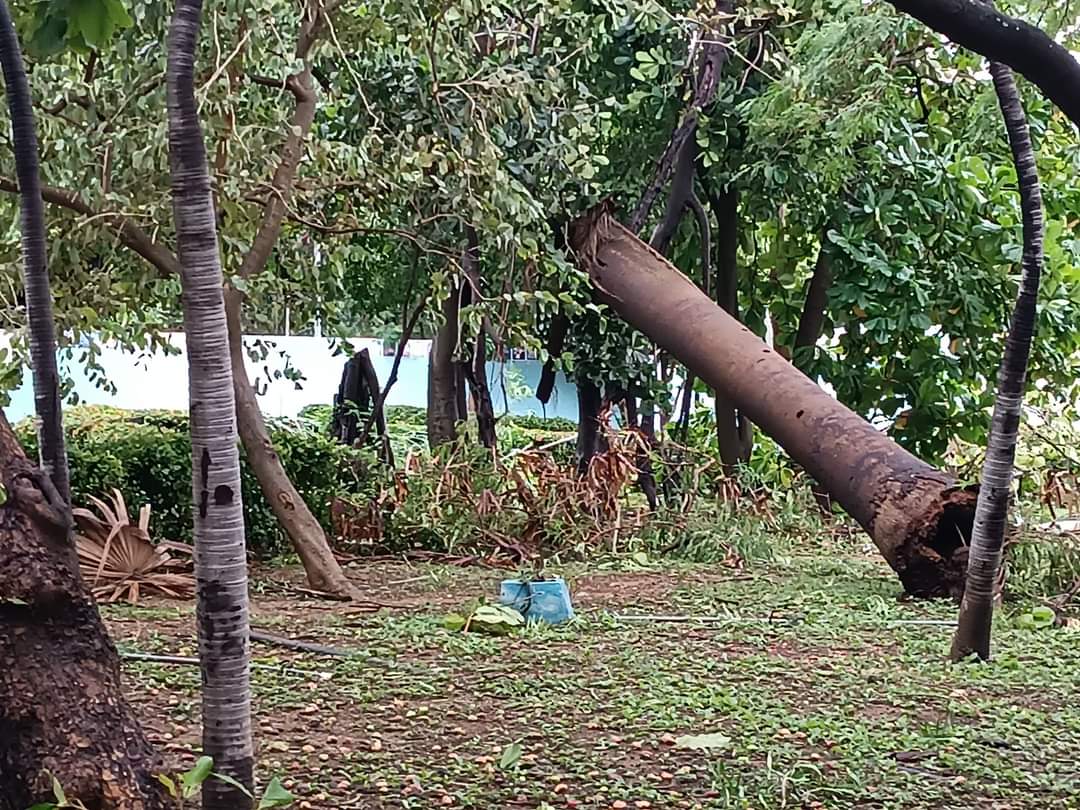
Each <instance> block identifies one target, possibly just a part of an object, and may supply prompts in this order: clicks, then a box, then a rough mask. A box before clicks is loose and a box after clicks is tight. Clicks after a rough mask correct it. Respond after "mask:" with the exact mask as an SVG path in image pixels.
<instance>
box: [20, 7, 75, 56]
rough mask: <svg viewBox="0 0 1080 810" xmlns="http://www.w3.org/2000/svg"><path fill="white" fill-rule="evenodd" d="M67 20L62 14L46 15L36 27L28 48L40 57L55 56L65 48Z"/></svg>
mask: <svg viewBox="0 0 1080 810" xmlns="http://www.w3.org/2000/svg"><path fill="white" fill-rule="evenodd" d="M67 30H68V24H67V20H65V19H64V18H63V17H60V16H48V17H45V18H44V19H43V20H42V21H41V24H40V25H38V26H37V28H35V29H34V32H33V33H32V34H31V35H30V39H29V42H28V43H27V50H28V51H30V53H32V54H34V55H35V56H38V57H46V56H53V55H54V54H57V53H60V51H62V50H63V49H64V43H65V41H66V40H67Z"/></svg>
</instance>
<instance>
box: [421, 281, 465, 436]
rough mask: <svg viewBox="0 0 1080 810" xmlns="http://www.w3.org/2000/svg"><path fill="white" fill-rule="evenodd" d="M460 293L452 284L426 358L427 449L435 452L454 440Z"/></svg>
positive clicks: (456, 411) (456, 415)
mask: <svg viewBox="0 0 1080 810" xmlns="http://www.w3.org/2000/svg"><path fill="white" fill-rule="evenodd" d="M460 296H461V290H460V289H459V288H458V286H457V285H456V284H455V285H454V286H453V288H452V289H451V290H450V295H449V297H447V299H446V300H445V301H444V302H443V309H442V314H443V322H442V324H440V326H439V328H438V329H437V330H436V331H435V337H434V339H433V340H432V341H431V354H430V355H428V409H427V434H428V446H429V447H431V449H432V450H434V449H435V448H436V447H438V446H439V445H442V444H448V443H449V442H452V441H454V439H455V438H457V421H458V401H457V381H458V380H457V368H456V364H455V363H454V353H455V352H456V350H457V341H458V309H459V306H460V301H461V298H460Z"/></svg>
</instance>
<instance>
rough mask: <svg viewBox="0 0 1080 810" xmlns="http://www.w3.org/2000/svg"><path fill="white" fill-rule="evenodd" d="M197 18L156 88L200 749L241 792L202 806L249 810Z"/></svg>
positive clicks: (196, 11) (227, 380) (232, 468)
mask: <svg viewBox="0 0 1080 810" xmlns="http://www.w3.org/2000/svg"><path fill="white" fill-rule="evenodd" d="M201 15H202V2H201V0H177V2H176V8H175V11H174V13H173V18H172V25H171V27H170V29H169V38H168V70H167V72H166V84H167V89H168V109H169V167H170V177H171V185H172V195H173V216H174V219H175V222H176V245H177V253H178V257H179V259H180V266H181V276H180V280H181V284H182V287H183V303H184V333H185V335H186V338H187V350H188V386H189V390H190V394H189V396H190V424H191V457H192V471H193V475H192V495H193V498H194V507H195V508H194V510H193V511H194V514H195V532H194V536H195V577H196V582H197V592H198V602H197V608H196V613H197V627H198V635H199V661H200V664H201V668H202V704H203V705H202V719H203V750H204V751H205V753H206V754H207V755H208V756H210V757H212V758H213V760H214V769H215V770H216V771H217V772H218V773H221V774H224V775H226V776H229V777H231V778H232V779H234V780H235V781H236V782H237V783H239V784H240V785H242V786H243V787H244V788H246V789H247V791H248V792H249V793H248V794H247V795H245V793H244V791H242V790H240V789H239V788H237V787H234V786H233V785H230V784H228V783H227V782H223V781H221V780H217V779H210V780H207V782H206V783H205V784H204V785H203V791H202V793H203V808H204V810H244V808H250V807H251V806H252V802H251V798H250V791H251V790H253V788H254V776H253V770H254V754H253V749H252V741H251V688H250V677H249V669H248V663H249V644H250V639H249V635H248V634H249V628H248V594H247V559H246V553H245V546H244V511H243V505H242V503H241V498H240V456H239V453H238V450H237V441H236V440H237V432H236V403H235V401H234V399H233V396H234V392H233V387H234V386H233V377H232V371H233V368H232V363H231V362H230V354H229V330H228V327H227V324H226V318H225V302H224V290H223V287H222V282H223V278H222V273H221V260H220V257H219V255H218V240H217V228H216V226H215V220H214V206H213V200H212V198H211V186H210V172H209V169H208V167H207V162H206V148H205V145H204V143H203V138H202V132H201V131H200V128H199V117H198V109H197V107H196V105H195V65H194V62H195V52H196V42H197V41H198V36H199V23H200V17H201ZM241 365H242V364H241Z"/></svg>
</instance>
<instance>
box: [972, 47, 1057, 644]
mask: <svg viewBox="0 0 1080 810" xmlns="http://www.w3.org/2000/svg"><path fill="white" fill-rule="evenodd" d="M990 74H991V75H992V76H993V77H994V89H995V90H996V91H997V97H998V103H999V104H1000V106H1001V113H1002V115H1003V116H1004V118H1005V129H1006V130H1007V132H1008V135H1009V145H1010V147H1011V148H1012V153H1013V161H1014V162H1015V164H1016V177H1017V180H1018V181H1019V185H1020V208H1021V211H1022V213H1023V221H1024V258H1023V272H1022V274H1021V276H1020V290H1019V292H1018V294H1017V297H1016V307H1015V308H1014V309H1013V316H1012V324H1011V325H1010V327H1009V334H1008V337H1007V338H1006V340H1005V352H1004V354H1003V355H1002V358H1001V367H1000V368H999V369H998V390H997V397H996V398H995V400H994V416H993V421H992V422H991V424H990V438H989V440H988V441H987V447H986V461H985V462H984V463H983V472H982V482H981V485H980V488H979V498H978V501H977V502H976V505H975V524H974V526H973V528H972V531H971V545H970V547H969V549H968V567H967V584H966V586H965V588H964V598H963V600H962V601H961V603H960V619H959V624H958V626H957V628H956V635H955V636H954V637H953V645H952V659H953V660H954V661H958V660H960V659H962V658H966V657H967V656H968V655H970V654H971V653H975V654H977V655H978V656H979V658H981V659H984V660H985V659H986V658H989V657H990V624H991V619H992V618H993V612H994V589H995V585H996V584H997V581H998V570H999V569H1000V567H1001V557H1002V549H1003V547H1004V543H1005V523H1006V519H1007V518H1008V512H1009V493H1010V492H1011V490H1012V477H1013V461H1014V459H1015V457H1016V434H1017V430H1018V429H1019V426H1020V409H1021V406H1022V404H1023V400H1024V384H1025V381H1026V378H1027V365H1028V358H1029V357H1030V355H1031V342H1032V337H1033V336H1034V333H1035V324H1036V304H1037V302H1038V297H1039V277H1040V275H1041V274H1042V265H1043V211H1042V192H1041V190H1040V188H1039V175H1038V172H1037V170H1036V168H1035V150H1034V149H1033V148H1032V145H1031V133H1030V132H1029V130H1028V123H1027V116H1026V115H1025V114H1024V106H1023V104H1022V102H1021V100H1020V93H1019V91H1018V90H1017V88H1016V80H1015V79H1014V78H1013V75H1012V71H1011V70H1010V69H1009V68H1008V67H1006V66H1005V65H1003V64H1001V63H1000V62H991V63H990Z"/></svg>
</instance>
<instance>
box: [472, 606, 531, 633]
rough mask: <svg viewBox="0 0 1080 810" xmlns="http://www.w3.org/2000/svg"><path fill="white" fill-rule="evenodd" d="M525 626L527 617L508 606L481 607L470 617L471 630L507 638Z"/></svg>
mask: <svg viewBox="0 0 1080 810" xmlns="http://www.w3.org/2000/svg"><path fill="white" fill-rule="evenodd" d="M524 625H525V617H524V616H522V615H521V614H520V613H518V612H517V611H516V610H514V609H513V608H512V607H507V606H506V605H481V606H480V607H478V608H477V609H476V612H475V613H473V615H472V616H470V617H469V629H470V630H475V631H476V632H479V633H489V634H491V635H496V636H505V635H507V634H509V633H512V632H514V630H517V629H518V628H520V627H523V626H524Z"/></svg>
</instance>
